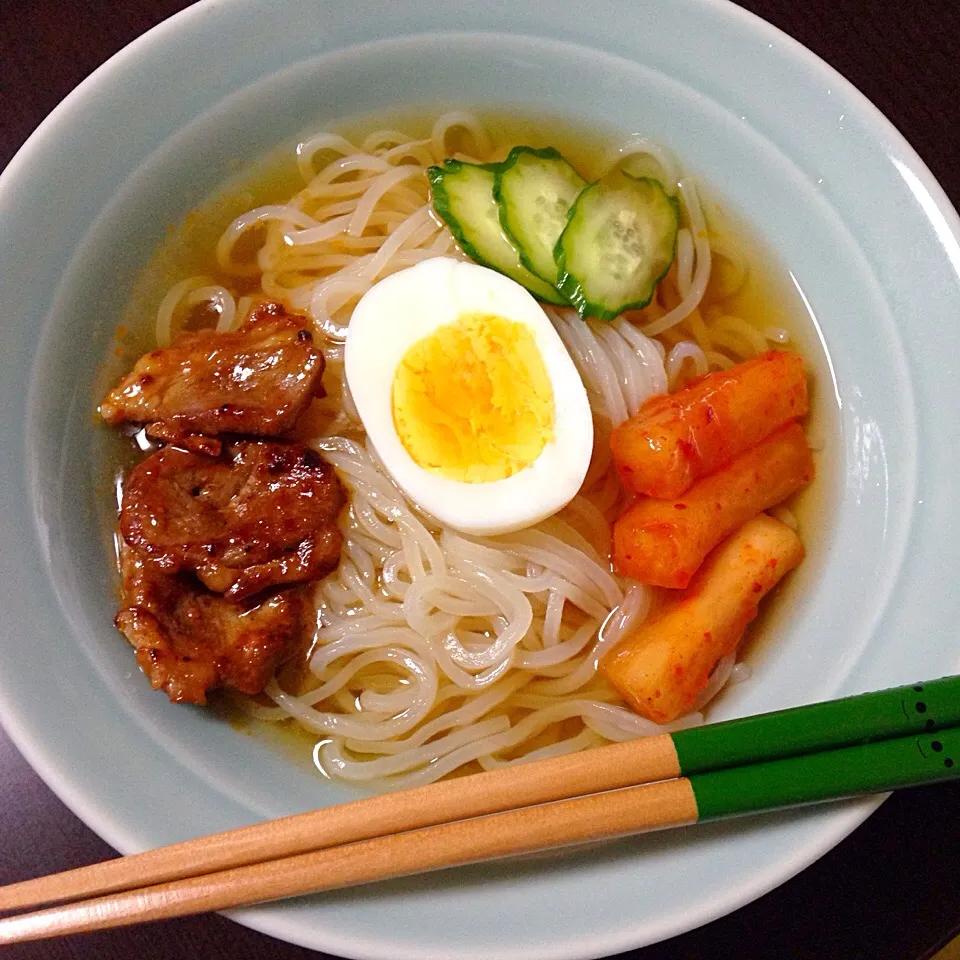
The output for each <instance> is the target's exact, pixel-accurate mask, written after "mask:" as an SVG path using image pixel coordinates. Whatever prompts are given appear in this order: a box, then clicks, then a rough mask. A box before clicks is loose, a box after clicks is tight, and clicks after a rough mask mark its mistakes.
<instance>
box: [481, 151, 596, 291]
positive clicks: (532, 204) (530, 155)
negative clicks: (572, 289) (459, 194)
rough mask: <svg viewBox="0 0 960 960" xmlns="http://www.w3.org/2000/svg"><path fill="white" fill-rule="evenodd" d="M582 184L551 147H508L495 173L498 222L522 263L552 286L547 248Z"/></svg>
mask: <svg viewBox="0 0 960 960" xmlns="http://www.w3.org/2000/svg"><path fill="white" fill-rule="evenodd" d="M586 185H587V181H586V180H584V179H583V177H581V176H580V174H579V173H577V171H576V170H574V169H573V167H571V166H570V164H569V163H567V161H566V160H564V159H563V157H562V156H560V154H559V153H558V152H557V151H556V150H554V149H553V147H546V148H545V149H543V150H534V149H533V148H531V147H514V148H513V149H512V150H511V151H510V153H509V154H508V155H507V159H506V160H504V161H503V163H502V164H501V165H500V169H499V170H498V171H497V173H496V176H495V179H494V185H493V195H494V197H496V200H497V203H498V204H499V205H500V223H501V224H502V226H503V229H504V231H505V233H506V234H507V236H508V237H509V238H510V239H511V240H512V241H513V242H514V245H515V246H516V248H517V251H518V252H519V254H520V260H521V262H522V263H523V265H524V266H525V267H526V268H527V269H528V270H531V271H532V272H533V273H535V274H536V275H537V276H538V277H540V279H541V280H546V281H547V283H549V284H551V285H552V286H556V285H557V281H558V279H559V276H558V272H557V262H556V260H554V259H553V248H554V247H555V246H556V245H557V240H558V239H559V238H560V234H561V233H563V228H564V227H566V225H567V216H568V215H569V213H570V208H571V207H572V206H573V202H574V201H575V200H576V199H577V195H578V194H579V193H580V191H581V190H582V189H583V188H584V187H585V186H586Z"/></svg>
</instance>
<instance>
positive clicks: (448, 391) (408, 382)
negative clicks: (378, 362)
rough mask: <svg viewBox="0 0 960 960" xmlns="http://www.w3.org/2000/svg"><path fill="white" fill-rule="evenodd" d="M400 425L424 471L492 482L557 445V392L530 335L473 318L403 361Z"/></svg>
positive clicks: (396, 404) (440, 331) (423, 343)
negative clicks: (554, 392) (555, 422)
mask: <svg viewBox="0 0 960 960" xmlns="http://www.w3.org/2000/svg"><path fill="white" fill-rule="evenodd" d="M393 422H394V426H395V427H396V430H397V434H398V436H399V437H400V441H401V443H403V446H404V447H405V448H406V451H407V453H409V454H410V456H411V457H412V458H413V459H414V461H415V462H416V463H417V464H418V465H419V466H421V467H423V468H424V469H425V470H430V471H432V472H433V473H438V474H440V475H441V476H444V477H448V478H450V479H451V480H458V481H461V482H464V483H489V482H492V481H494V480H503V479H504V478H506V477H509V476H512V475H513V474H515V473H517V472H518V471H520V470H523V469H524V468H525V467H528V466H530V464H531V463H533V461H534V460H536V459H537V457H538V456H540V453H541V452H542V451H543V448H544V447H545V446H546V445H547V444H548V443H550V441H551V440H552V439H553V430H554V400H553V388H552V386H551V384H550V378H549V377H548V376H547V371H546V367H545V366H544V363H543V358H542V357H541V356H540V352H539V350H538V349H537V344H536V341H535V340H534V337H533V334H532V333H531V332H530V330H529V328H528V327H526V326H524V325H523V324H520V323H517V322H516V321H514V320H507V319H506V318H504V317H499V316H495V315H492V314H466V315H463V316H461V317H459V318H458V319H457V320H456V321H455V322H454V323H450V324H447V325H445V326H442V327H439V328H437V330H435V331H434V332H433V333H431V334H430V335H429V336H427V337H424V338H423V339H422V340H420V341H419V342H418V343H415V344H414V345H413V346H412V347H410V349H409V350H408V351H407V352H406V354H404V356H403V359H402V360H401V361H400V364H399V366H398V367H397V370H396V374H395V375H394V380H393Z"/></svg>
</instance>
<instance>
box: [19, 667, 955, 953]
mask: <svg viewBox="0 0 960 960" xmlns="http://www.w3.org/2000/svg"><path fill="white" fill-rule="evenodd" d="M958 773H960V677H948V678H945V679H942V680H935V681H932V682H929V683H925V684H922V685H914V686H907V687H899V688H895V689H892V690H885V691H880V692H877V693H869V694H862V695H860V696H856V697H847V698H845V699H842V700H835V701H829V702H826V703H820V704H813V705H811V706H806V707H797V708H793V709H790V710H782V711H778V712H776V713H769V714H761V715H758V716H754V717H746V718H743V719H740V720H731V721H727V722H725V723H718V724H711V725H708V726H703V727H697V728H693V729H690V730H684V731H680V732H677V733H673V734H663V735H661V736H657V737H649V738H644V739H639V740H633V741H629V742H627V743H620V744H612V745H610V746H607V747H600V748H597V749H594V750H590V751H586V752H584V753H579V754H571V755H568V756H563V757H555V758H552V759H549V760H541V761H536V762H532V763H528V764H522V765H519V766H516V767H508V768H504V769H501V770H497V771H492V772H489V773H480V774H476V775H473V776H469V777H461V778H459V779H455V780H448V781H441V782H439V783H435V784H430V785H428V786H425V787H420V788H417V789H414V790H406V791H402V792H399V793H394V794H385V795H381V796H375V797H369V798H366V799H363V800H358V801H354V802H352V803H347V804H342V805H340V806H337V807H331V808H327V809H321V810H316V811H312V812H310V813H305V814H300V815H297V816H293V817H286V818H283V819H281V820H276V821H270V822H267V823H263V824H257V825H254V826H249V827H243V828H241V829H239V830H232V831H228V832H225V833H222V834H216V835H213V836H209V837H202V838H199V839H197V840H190V841H187V842H185V843H180V844H175V845H173V846H169V847H163V848H160V849H158V850H153V851H149V852H147V853H143V854H137V855H134V856H129V857H123V858H118V859H116V860H110V861H106V862H104V863H101V864H96V865H93V866H90V867H83V868H80V869H78V870H71V871H67V872H66V873H61V874H56V875H54V876H50V877H42V878H38V879H36V880H27V881H24V882H21V883H16V884H12V885H9V886H7V887H3V888H0V911H11V910H25V909H28V908H31V907H36V906H38V905H40V904H44V903H53V902H57V901H64V900H72V901H78V902H73V903H65V904H64V905H62V906H57V907H52V908H48V909H45V910H41V911H38V912H33V913H26V914H21V915H19V916H11V917H7V918H5V919H0V944H10V943H16V942H19V941H23V940H36V939H43V938H47V937H54V936H61V935H65V934H71V933H80V932H85V931H91V930H98V929H105V928H108V927H114V926H123V925H128V924H133V923H141V922H147V921H150V920H160V919H166V918H171V917H176V916H184V915H186V914H190V913H200V912H207V911H213V910H223V909H227V908H230V907H237V906H243V905H248V904H252V903H260V902H265V901H269V900H276V899H282V898H285V897H291V896H297V895H300V894H305V893H313V892H321V891H325V890H332V889H336V888H340V887H347V886H352V885H356V884H361V883H369V882H372V881H376V880H384V879H389V878H394V877H399V876H404V875H408V874H412V873H420V872H425V871H429V870H437V869H442V868H446V867H453V866H460V865H464V864H467V863H473V862H477V861H481V860H488V859H494V858H498V857H505V856H510V855H519V854H527V853H532V852H535V851H539V850H545V849H550V848H554V847H561V846H567V845H570V844H576V843H584V842H589V841H596V840H604V839H611V838H614V837H621V836H626V835H629V834H635V833H641V832H645V831H649V830H656V829H663V828H666V827H671V826H681V825H686V824H692V823H696V822H699V821H703V820H712V819H717V818H720V817H730V816H736V815H738V814H744V813H752V812H759V811H761V810H767V809H773V808H779V807H784V806H790V805H795V804H803V803H816V802H819V801H822V800H828V799H836V798H840V797H847V796H852V795H856V794H863V793H874V792H881V791H886V790H890V789H895V788H898V787H906V786H915V785H919V784H922V783H929V782H931V781H934V780H940V779H948V778H950V777H955V776H957V774H958ZM86 898H94V899H86Z"/></svg>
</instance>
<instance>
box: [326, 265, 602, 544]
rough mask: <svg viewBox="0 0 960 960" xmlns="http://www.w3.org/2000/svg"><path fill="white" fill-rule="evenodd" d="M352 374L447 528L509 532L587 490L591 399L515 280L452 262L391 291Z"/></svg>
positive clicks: (388, 450)
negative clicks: (578, 492)
mask: <svg viewBox="0 0 960 960" xmlns="http://www.w3.org/2000/svg"><path fill="white" fill-rule="evenodd" d="M344 363H345V367H346V376H347V384H348V386H349V388H350V392H351V394H352V396H353V400H354V403H355V404H356V408H357V412H358V413H359V415H360V419H361V420H362V421H363V425H364V428H365V429H366V431H367V434H368V436H369V438H370V440H371V441H372V443H373V445H374V447H375V449H376V451H377V453H378V454H379V456H380V459H381V460H382V461H383V464H384V466H385V467H386V468H387V470H389V471H390V473H391V474H392V475H393V478H394V479H395V480H396V482H397V483H398V484H399V485H400V487H401V488H402V489H403V490H404V491H405V492H406V494H407V495H408V496H409V497H410V498H411V499H412V500H413V501H414V502H416V503H417V504H418V505H419V506H420V507H422V508H423V509H424V510H425V511H427V512H428V513H430V514H431V515H433V516H434V517H436V519H437V520H439V521H441V522H442V523H444V524H447V525H448V526H450V527H453V528H455V529H457V530H460V531H463V532H465V533H474V534H485V535H489V534H497V533H508V532H510V531H512V530H519V529H521V528H523V527H527V526H530V525H531V524H533V523H536V522H537V521H539V520H542V519H544V518H545V517H548V516H550V515H551V514H553V513H556V512H557V511H558V510H559V509H560V508H561V507H563V506H564V505H565V504H567V503H569V501H570V500H572V499H573V497H574V496H575V495H576V493H577V491H578V490H579V489H580V485H581V484H582V483H583V478H584V476H585V475H586V472H587V467H588V466H589V463H590V455H591V452H592V450H593V420H592V417H591V413H590V404H589V401H588V400H587V392H586V390H585V389H584V386H583V382H582V380H581V379H580V374H579V373H578V372H577V369H576V367H575V366H574V364H573V361H572V360H571V359H570V355H569V354H568V353H567V351H566V348H565V347H564V345H563V342H562V341H561V340H560V337H559V336H558V335H557V332H556V331H555V330H554V328H553V325H552V324H551V323H550V320H549V319H548V317H547V316H546V314H545V313H544V312H543V309H542V308H541V307H540V305H539V304H538V303H537V302H536V300H534V299H533V297H532V296H530V294H529V293H528V292H527V291H526V290H525V289H524V288H523V287H521V286H520V285H519V284H518V283H516V282H515V281H513V280H511V279H509V278H508V277H505V276H503V275H502V274H499V273H497V272H496V271H494V270H489V269H487V268H486V267H481V266H477V265H476V264H472V263H464V262H461V261H459V260H451V259H449V258H446V257H440V258H436V259H431V260H425V261H423V262H422V263H419V264H417V265H416V266H414V267H410V268H408V269H406V270H401V271H400V272H398V273H395V274H393V275H392V276H389V277H387V278H385V279H384V280H381V281H380V282H379V283H377V284H376V285H374V286H373V287H371V289H370V290H368V291H367V293H366V294H364V296H363V298H362V299H361V300H360V302H359V303H358V304H357V306H356V307H355V308H354V311H353V315H352V317H351V318H350V326H349V328H348V332H347V343H346V349H345V359H344Z"/></svg>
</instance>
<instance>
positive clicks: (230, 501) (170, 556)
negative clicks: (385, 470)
mask: <svg viewBox="0 0 960 960" xmlns="http://www.w3.org/2000/svg"><path fill="white" fill-rule="evenodd" d="M345 500H346V497H345V495H344V492H343V487H342V486H341V484H340V481H339V480H338V478H337V475H336V473H334V470H333V467H332V466H331V465H330V464H329V463H328V462H327V461H326V460H324V459H323V457H321V456H320V454H318V453H316V452H315V451H314V450H311V449H310V448H309V447H305V446H303V445H302V444H299V443H278V442H276V441H236V442H234V443H232V444H228V445H227V446H226V447H225V450H224V452H223V454H222V455H221V456H220V457H210V456H205V455H203V454H198V453H190V452H188V451H185V450H179V449H177V448H175V447H164V448H163V449H162V450H158V451H157V452H156V453H154V454H151V456H149V457H147V459H146V460H144V461H143V462H142V463H140V464H139V465H138V466H136V467H135V468H134V469H133V470H132V471H131V473H130V475H129V477H128V478H127V483H126V486H125V488H124V494H123V506H122V508H121V511H120V532H121V534H122V535H123V538H124V539H125V540H126V542H127V543H128V544H130V545H131V546H132V547H135V548H136V549H137V550H138V551H140V552H141V553H142V554H144V556H146V557H148V558H149V559H150V560H151V561H153V562H154V563H155V564H157V565H158V567H159V568H160V569H162V570H165V571H166V572H168V573H179V572H181V571H194V572H196V574H197V576H198V577H199V578H200V580H202V581H203V583H204V585H205V586H206V587H207V588H208V589H210V590H213V591H215V592H218V593H223V594H224V595H225V596H226V597H227V599H229V600H234V601H237V600H242V599H244V598H246V597H249V596H252V595H253V594H255V593H258V592H259V591H261V590H264V589H267V588H271V587H279V586H286V585H290V584H294V583H303V582H305V581H307V580H316V579H319V578H320V577H324V576H326V575H327V574H328V573H329V572H330V571H331V570H333V569H334V568H335V567H336V566H337V563H338V562H339V559H340V548H341V546H342V537H341V534H340V530H339V528H338V527H337V515H338V514H339V512H340V510H341V509H342V507H343V505H344V503H345Z"/></svg>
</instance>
